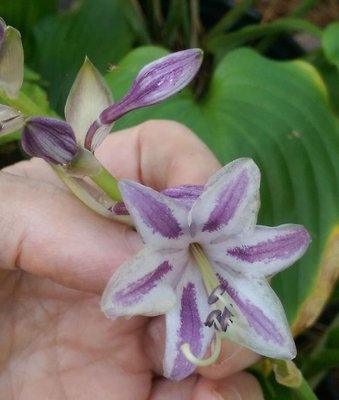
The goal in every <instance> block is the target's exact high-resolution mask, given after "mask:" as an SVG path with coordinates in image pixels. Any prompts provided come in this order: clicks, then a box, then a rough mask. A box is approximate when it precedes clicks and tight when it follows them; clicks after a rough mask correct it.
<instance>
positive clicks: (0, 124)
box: [0, 21, 24, 136]
mask: <svg viewBox="0 0 339 400" xmlns="http://www.w3.org/2000/svg"><path fill="white" fill-rule="evenodd" d="M0 22H1V21H0ZM23 124H24V117H23V115H22V114H21V113H20V112H19V111H16V110H14V109H13V108H11V107H8V106H5V105H3V104H0V136H4V135H6V134H7V133H12V132H15V131H17V130H18V129H20V128H21V127H22V126H23Z"/></svg>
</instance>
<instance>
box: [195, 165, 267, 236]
mask: <svg viewBox="0 0 339 400" xmlns="http://www.w3.org/2000/svg"><path fill="white" fill-rule="evenodd" d="M259 183H260V173H259V170H258V167H257V166H256V164H255V163H254V162H253V161H252V160H250V159H246V158H241V159H238V160H236V161H233V162H231V163H230V164H227V165H226V166H225V167H224V168H222V169H220V170H219V171H218V172H217V173H216V174H214V175H213V176H212V177H211V178H210V180H209V181H208V182H207V184H206V186H205V189H204V191H203V193H202V195H201V196H200V197H199V198H198V199H197V201H196V202H195V203H194V205H193V207H192V210H191V213H190V215H189V224H190V228H191V233H192V235H193V236H194V237H195V238H196V239H197V241H199V242H200V243H208V242H210V241H213V240H215V239H217V238H220V237H229V236H231V235H236V234H239V233H241V232H247V231H251V230H253V229H254V227H255V223H256V219H257V213H258V209H259Z"/></svg>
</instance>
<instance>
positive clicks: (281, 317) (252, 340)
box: [215, 265, 296, 359]
mask: <svg viewBox="0 0 339 400" xmlns="http://www.w3.org/2000/svg"><path fill="white" fill-rule="evenodd" d="M215 270H216V271H217V272H218V277H219V280H220V283H221V285H222V288H223V289H224V290H225V295H226V296H227V297H228V299H229V302H230V305H229V310H230V312H231V314H232V318H231V319H232V323H230V324H229V325H228V327H227V331H226V333H225V336H226V337H227V338H228V339H230V340H232V341H235V342H237V343H239V344H241V345H242V346H244V347H247V348H249V349H251V350H253V351H255V352H256V353H259V354H262V355H264V356H267V357H272V358H279V359H292V358H294V357H295V355H296V349H295V344H294V341H293V338H292V336H291V333H290V328H289V325H288V322H287V319H286V316H285V313H284V309H283V307H282V305H281V303H280V300H279V299H278V297H277V296H276V294H275V293H274V291H273V290H272V289H271V287H270V285H269V284H268V282H267V281H266V279H264V278H254V277H250V278H247V277H246V276H245V275H243V274H239V273H236V272H232V271H231V270H230V269H229V268H227V267H224V268H223V267H222V266H221V265H219V266H215Z"/></svg>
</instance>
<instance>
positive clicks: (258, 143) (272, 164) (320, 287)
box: [107, 47, 339, 333]
mask: <svg viewBox="0 0 339 400" xmlns="http://www.w3.org/2000/svg"><path fill="white" fill-rule="evenodd" d="M163 54H164V51H163V50H161V49H158V48H154V47H146V48H140V49H137V50H135V51H133V52H132V53H131V54H129V55H128V56H127V57H126V58H125V59H124V61H122V62H121V64H120V71H117V72H114V73H111V74H110V75H109V76H108V77H107V79H108V82H109V85H110V86H111V87H112V90H113V93H114V94H115V96H116V98H119V97H120V96H122V95H123V94H124V93H125V92H126V91H127V89H128V87H129V85H130V84H131V82H132V81H133V79H134V77H135V75H136V71H137V70H138V69H139V68H140V67H141V66H142V65H144V64H145V62H149V61H151V60H153V59H154V58H157V57H161V56H162V55H163ZM117 94H118V96H117ZM150 118H169V119H174V120H177V121H179V122H182V123H184V124H186V125H187V126H189V127H190V128H191V129H192V130H194V131H195V132H196V133H197V134H198V135H199V136H200V137H201V138H202V139H203V140H204V141H205V142H206V143H207V144H208V145H209V147H210V148H211V149H212V150H213V151H214V153H215V154H216V156H217V157H218V158H219V160H220V162H221V163H222V164H225V163H227V162H229V161H231V160H233V159H235V158H237V157H252V158H253V159H254V160H255V161H256V162H257V163H258V165H259V167H260V169H261V171H262V185H261V200H262V207H261V212H260V216H259V222H260V223H262V224H264V225H279V224H284V223H291V222H292V223H301V224H303V225H305V226H306V227H307V229H308V230H309V232H310V234H311V236H312V239H313V243H312V244H311V246H310V249H309V250H308V252H307V254H306V255H305V256H304V257H303V259H302V260H301V261H300V262H298V263H297V264H296V265H295V266H293V267H292V268H290V269H288V270H287V271H285V272H283V273H281V274H278V275H277V276H276V277H275V278H274V279H273V287H274V289H275V290H276V291H277V293H278V295H279V297H280V299H281V300H282V302H283V304H284V307H285V309H286V312H287V315H288V318H289V321H290V322H291V323H292V324H293V325H294V332H295V333H296V332H300V331H301V330H303V329H304V328H305V327H307V326H309V325H310V324H311V323H313V321H314V319H315V318H316V317H317V316H318V315H319V313H320V311H321V309H322V307H323V305H324V303H325V302H326V301H327V298H328V296H329V293H330V291H331V289H332V287H333V285H334V282H335V279H336V277H337V276H338V263H337V260H336V259H337V258H338V257H339V255H338V249H339V224H338V219H339V218H338V200H337V199H338V198H339V157H338V154H339V125H338V121H337V120H336V118H335V117H334V115H333V113H332V112H331V111H330V108H329V106H328V95H327V91H326V88H325V86H324V84H323V82H322V80H321V78H320V76H319V75H318V73H317V72H316V70H315V69H314V68H313V67H312V66H310V65H309V64H307V63H305V62H300V61H296V62H276V61H270V60H267V59H265V58H263V57H261V56H259V55H258V54H256V53H255V52H253V51H251V50H248V49H240V50H236V51H234V52H232V53H230V54H229V55H228V56H226V57H225V58H224V59H223V60H222V61H221V63H220V64H219V65H218V66H217V69H216V71H215V72H214V74H213V77H212V81H211V85H210V88H209V90H208V91H207V93H206V95H205V97H204V98H203V100H201V101H200V102H196V101H195V100H194V97H193V95H192V94H191V93H190V91H189V90H184V91H183V92H182V93H181V94H178V95H176V96H175V97H174V98H172V99H171V100H168V101H166V102H164V103H163V104H161V105H157V106H154V107H150V108H148V109H143V110H138V111H136V112H133V113H130V114H127V115H126V116H124V117H123V118H122V119H121V120H119V121H118V122H117V123H116V125H115V129H121V128H125V127H127V126H131V125H133V124H137V123H140V122H142V121H144V120H146V119H150ZM159 134H160V133H159ZM192 168H194V165H192Z"/></svg>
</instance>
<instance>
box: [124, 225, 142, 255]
mask: <svg viewBox="0 0 339 400" xmlns="http://www.w3.org/2000/svg"><path fill="white" fill-rule="evenodd" d="M126 240H127V243H128V245H129V247H130V249H131V252H132V253H137V252H138V251H140V250H141V249H142V248H143V247H144V245H145V243H144V242H143V241H142V239H141V237H140V235H139V234H138V233H136V232H135V231H132V230H130V229H128V230H127V231H126Z"/></svg>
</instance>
